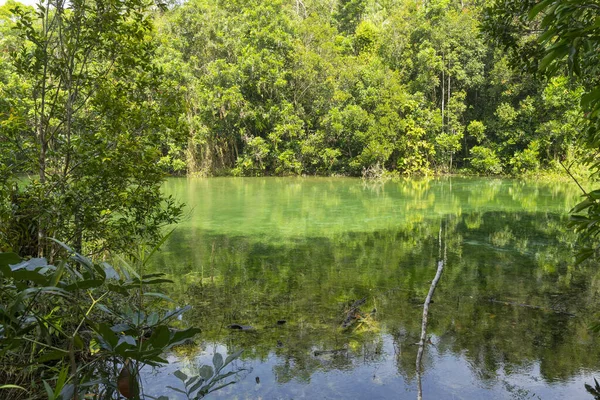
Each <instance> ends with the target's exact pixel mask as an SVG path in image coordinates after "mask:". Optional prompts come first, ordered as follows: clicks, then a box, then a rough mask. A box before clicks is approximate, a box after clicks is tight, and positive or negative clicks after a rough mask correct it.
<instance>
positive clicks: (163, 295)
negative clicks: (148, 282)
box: [144, 292, 175, 303]
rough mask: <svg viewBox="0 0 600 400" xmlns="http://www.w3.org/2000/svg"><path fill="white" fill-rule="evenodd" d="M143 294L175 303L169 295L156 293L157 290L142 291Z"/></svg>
mask: <svg viewBox="0 0 600 400" xmlns="http://www.w3.org/2000/svg"><path fill="white" fill-rule="evenodd" d="M144 296H148V297H157V298H159V299H163V300H165V301H169V302H171V303H175V302H174V301H173V299H171V298H170V297H169V296H167V295H166V294H162V293H158V292H146V293H144Z"/></svg>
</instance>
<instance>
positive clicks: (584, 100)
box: [581, 87, 600, 107]
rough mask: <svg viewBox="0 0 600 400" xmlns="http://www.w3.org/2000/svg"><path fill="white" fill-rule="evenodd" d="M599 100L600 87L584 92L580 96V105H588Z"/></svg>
mask: <svg viewBox="0 0 600 400" xmlns="http://www.w3.org/2000/svg"><path fill="white" fill-rule="evenodd" d="M598 100H600V87H598V88H596V89H594V90H592V91H591V92H589V93H586V94H585V95H583V96H581V106H582V107H587V106H589V105H590V104H591V103H593V102H596V101H598Z"/></svg>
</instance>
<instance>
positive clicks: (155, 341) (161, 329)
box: [148, 325, 171, 349]
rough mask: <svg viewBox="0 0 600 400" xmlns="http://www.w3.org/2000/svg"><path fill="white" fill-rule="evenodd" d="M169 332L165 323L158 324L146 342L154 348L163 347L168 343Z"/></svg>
mask: <svg viewBox="0 0 600 400" xmlns="http://www.w3.org/2000/svg"><path fill="white" fill-rule="evenodd" d="M170 339H171V332H170V330H169V328H167V327H166V326H165V325H159V326H157V327H156V329H154V332H152V336H150V339H148V343H149V344H150V345H151V346H152V347H153V348H155V349H165V348H166V347H167V346H168V345H169V340H170Z"/></svg>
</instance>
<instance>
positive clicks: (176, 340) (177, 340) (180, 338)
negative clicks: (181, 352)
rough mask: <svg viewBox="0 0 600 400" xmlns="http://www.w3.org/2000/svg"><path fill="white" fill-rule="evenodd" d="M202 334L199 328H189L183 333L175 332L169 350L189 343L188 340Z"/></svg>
mask: <svg viewBox="0 0 600 400" xmlns="http://www.w3.org/2000/svg"><path fill="white" fill-rule="evenodd" d="M200 332H201V330H200V329H198V328H188V329H186V330H183V331H175V332H174V333H173V336H172V337H171V340H170V342H169V347H168V348H171V347H174V346H179V345H180V344H183V343H185V342H187V341H188V340H190V339H191V338H193V337H194V336H196V335H197V334H199V333H200Z"/></svg>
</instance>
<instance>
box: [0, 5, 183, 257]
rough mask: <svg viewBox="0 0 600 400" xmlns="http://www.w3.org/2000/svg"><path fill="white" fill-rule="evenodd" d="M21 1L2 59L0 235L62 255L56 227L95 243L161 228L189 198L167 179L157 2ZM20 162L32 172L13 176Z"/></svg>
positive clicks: (86, 245) (110, 244) (116, 242)
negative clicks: (175, 196) (0, 207)
mask: <svg viewBox="0 0 600 400" xmlns="http://www.w3.org/2000/svg"><path fill="white" fill-rule="evenodd" d="M12 7H13V8H12V10H11V11H12V18H11V19H10V20H9V21H10V23H11V24H13V25H14V26H13V27H12V28H13V30H14V31H15V32H17V34H18V36H17V37H16V38H14V44H13V43H10V44H11V46H12V49H11V50H12V51H11V57H10V59H9V60H7V59H6V58H3V60H2V62H3V63H5V64H6V65H8V66H9V67H8V68H7V72H5V73H4V74H5V75H4V76H3V78H4V79H3V82H2V90H3V91H6V92H7V93H8V94H9V96H8V98H5V99H4V100H3V103H4V104H2V106H3V109H2V113H3V115H6V114H8V118H6V119H5V120H4V121H3V140H2V144H3V156H4V157H9V158H10V159H7V160H6V163H5V164H4V166H3V172H4V173H5V178H4V179H3V183H4V186H3V187H4V190H3V194H4V196H3V197H4V201H5V202H6V203H8V207H7V208H5V212H4V215H3V219H4V220H5V221H4V222H3V223H2V232H1V233H2V236H1V237H0V239H2V240H1V241H0V243H1V244H2V245H3V247H7V248H10V249H13V250H14V251H17V252H19V253H20V254H22V255H38V256H42V255H45V256H49V257H50V259H52V254H53V249H54V248H55V247H56V246H55V245H53V243H52V242H51V241H48V240H46V238H47V237H54V238H57V239H60V240H62V241H64V242H68V243H73V244H74V247H75V249H76V250H77V251H85V252H86V253H98V252H100V251H102V250H106V249H115V250H125V249H127V248H128V246H130V245H131V243H134V242H137V241H143V240H151V241H152V240H155V239H156V238H157V237H158V235H159V229H160V227H161V226H163V225H165V224H168V223H172V222H174V221H176V219H177V217H178V215H179V213H180V207H179V206H178V205H176V204H175V203H174V202H173V200H172V199H167V198H164V197H163V196H162V195H161V193H160V191H159V189H160V188H159V186H160V183H161V182H162V179H163V173H162V170H161V168H160V167H159V165H158V163H157V161H158V160H159V159H160V157H161V155H162V154H161V151H160V144H161V135H162V134H163V133H164V130H166V129H168V128H169V123H170V122H171V121H170V120H169V118H168V113H165V110H164V107H161V105H162V104H164V103H165V102H166V100H162V97H163V96H165V91H163V90H161V89H162V88H163V82H162V79H163V73H162V70H161V69H160V68H159V67H158V66H157V65H155V63H153V57H154V54H155V49H156V46H155V44H154V42H153V32H154V30H153V23H152V13H151V4H150V3H147V2H146V1H143V0H126V1H109V2H104V1H92V2H90V1H83V0H82V1H78V0H75V1H69V2H66V1H63V0H49V1H47V2H46V3H44V4H39V5H38V6H37V8H36V9H35V10H34V9H31V8H27V7H23V6H20V5H14V4H13V5H12ZM10 39H11V40H12V38H10ZM3 71H4V70H3ZM15 80H17V81H18V84H16V83H15ZM167 95H168V93H167ZM18 173H27V174H29V179H27V180H20V181H19V182H18V183H15V182H16V181H17V179H16V174H18Z"/></svg>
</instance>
